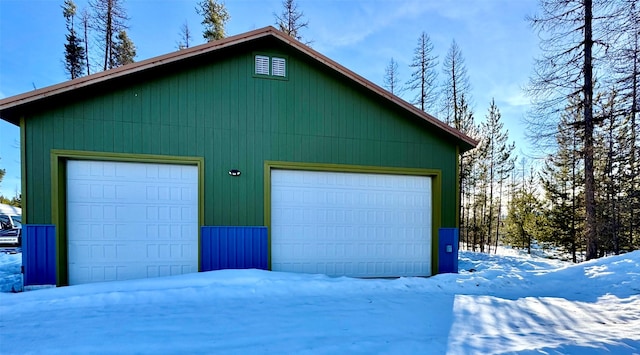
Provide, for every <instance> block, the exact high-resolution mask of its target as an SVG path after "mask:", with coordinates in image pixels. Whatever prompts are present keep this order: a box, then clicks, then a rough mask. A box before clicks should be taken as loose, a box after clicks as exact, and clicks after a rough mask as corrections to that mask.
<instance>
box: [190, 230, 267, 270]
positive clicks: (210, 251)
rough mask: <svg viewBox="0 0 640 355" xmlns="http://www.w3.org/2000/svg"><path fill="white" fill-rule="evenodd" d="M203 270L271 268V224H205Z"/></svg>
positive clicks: (202, 231) (202, 243) (202, 250)
mask: <svg viewBox="0 0 640 355" xmlns="http://www.w3.org/2000/svg"><path fill="white" fill-rule="evenodd" d="M200 236H201V238H202V240H201V243H200V249H201V251H200V252H201V255H200V262H201V268H200V269H201V271H211V270H221V269H263V270H267V268H268V265H267V256H268V254H267V253H268V248H267V227H220V226H203V227H202V230H201V233H200Z"/></svg>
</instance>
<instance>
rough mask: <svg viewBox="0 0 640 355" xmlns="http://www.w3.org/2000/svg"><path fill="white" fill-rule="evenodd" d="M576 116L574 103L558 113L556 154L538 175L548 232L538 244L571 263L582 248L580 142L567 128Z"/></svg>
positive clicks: (552, 155) (553, 154) (547, 159)
mask: <svg viewBox="0 0 640 355" xmlns="http://www.w3.org/2000/svg"><path fill="white" fill-rule="evenodd" d="M579 116H580V112H579V110H578V107H577V106H575V105H574V104H569V105H568V107H567V109H566V110H565V112H563V113H562V116H561V120H560V123H559V124H558V129H557V133H556V151H555V152H553V153H552V154H549V155H548V156H547V158H546V159H545V165H544V168H543V169H542V173H541V182H542V187H543V188H544V191H545V199H546V201H547V202H548V204H549V206H548V208H547V209H546V210H545V214H546V216H547V221H548V223H549V227H550V229H551V230H552V233H549V234H548V235H545V236H543V238H542V241H544V242H549V243H552V244H553V245H556V246H559V247H561V248H563V249H564V250H565V251H567V252H569V253H570V254H571V258H572V260H573V262H577V252H578V250H581V249H583V246H582V242H581V238H580V235H581V234H582V229H583V221H584V208H583V207H582V206H583V205H584V203H583V201H584V193H583V191H584V178H583V176H584V173H583V165H582V161H581V159H580V157H581V153H580V152H581V151H582V143H581V137H580V136H579V135H578V132H577V131H576V130H575V129H573V128H572V127H571V125H572V124H573V122H575V120H576V119H579Z"/></svg>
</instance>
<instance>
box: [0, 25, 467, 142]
mask: <svg viewBox="0 0 640 355" xmlns="http://www.w3.org/2000/svg"><path fill="white" fill-rule="evenodd" d="M268 35H272V36H274V37H276V38H278V39H279V40H281V41H283V42H285V43H286V44H288V45H290V46H292V47H294V48H296V49H297V50H298V51H300V52H302V53H304V54H306V55H307V56H309V57H311V58H313V59H315V60H317V61H318V62H320V63H322V64H324V65H325V66H327V67H329V68H331V69H333V70H335V71H336V72H338V73H340V74H341V75H344V76H345V77H347V78H349V79H351V80H353V81H355V82H356V83H358V84H360V85H361V86H364V87H365V88H367V89H369V90H371V91H373V92H374V93H376V94H378V95H380V96H382V97H383V98H385V99H387V100H389V101H391V102H393V103H394V104H396V105H398V106H400V107H402V108H404V109H406V110H408V111H409V112H411V113H412V114H414V115H416V116H418V117H420V118H422V119H423V120H425V121H427V122H428V123H430V124H432V125H434V126H436V127H438V128H440V129H441V130H443V131H445V132H447V133H449V134H450V135H452V136H454V137H455V138H457V139H459V140H461V141H462V142H464V143H466V144H467V145H468V147H466V148H468V149H471V148H473V147H475V146H476V145H477V144H478V142H477V141H476V140H474V139H473V138H470V137H468V136H467V135H465V134H464V133H462V132H460V131H458V130H457V129H455V128H453V127H450V126H449V125H447V124H446V123H444V122H442V121H440V120H438V119H437V118H435V117H433V116H431V115H429V114H428V113H426V112H424V111H421V110H419V109H418V108H416V107H415V106H413V105H411V104H410V103H408V102H406V101H405V100H403V99H401V98H399V97H397V96H395V95H393V94H391V93H390V92H389V91H387V90H385V89H383V88H381V87H380V86H378V85H376V84H374V83H373V82H371V81H369V80H367V79H365V78H364V77H362V76H360V75H358V74H356V73H355V72H353V71H351V70H349V69H347V68H346V67H344V66H342V65H340V64H338V63H337V62H335V61H333V60H331V59H329V58H328V57H326V56H324V55H322V54H321V53H319V52H317V51H315V50H313V49H312V48H311V47H309V46H307V45H305V44H303V43H302V42H299V41H297V40H295V39H294V38H292V37H291V36H288V35H286V34H285V33H283V32H281V31H278V30H277V29H275V28H274V27H273V26H267V27H264V28H260V29H257V30H253V31H250V32H246V33H242V34H239V35H235V36H231V37H227V38H224V39H221V40H218V41H213V42H209V43H205V44H202V45H199V46H195V47H190V48H186V49H182V50H179V51H176V52H172V53H169V54H165V55H161V56H158V57H154V58H150V59H147V60H143V61H140V62H136V63H132V64H128V65H124V66H122V67H118V68H115V69H111V70H106V71H102V72H99V73H96V74H92V75H88V76H84V77H81V78H77V79H74V80H70V81H65V82H63V83H60V84H56V85H52V86H48V87H44V88H42V89H37V90H34V91H29V92H26V93H23V94H19V95H16V96H12V97H8V98H5V99H2V100H0V116H2V113H3V111H5V110H8V109H12V108H17V107H18V106H21V105H25V104H28V103H31V102H34V101H38V100H40V99H44V98H47V97H51V96H55V95H58V94H62V93H65V92H69V91H72V90H76V89H80V88H83V87H87V86H91V85H94V84H97V83H101V82H104V81H107V80H111V79H114V78H118V77H122V76H126V75H129V74H132V73H136V72H139V71H143V70H146V69H151V68H154V67H157V66H160V65H164V64H168V63H172V62H176V61H179V60H183V59H186V58H190V57H195V56H198V55H201V54H205V53H209V52H213V51H216V50H219V49H222V48H226V47H231V46H233V45H236V44H240V43H243V42H247V41H250V40H253V39H257V38H261V37H265V36H268ZM2 118H3V119H6V120H9V119H10V118H8V117H2ZM15 120H16V121H17V120H18V118H17V117H16V118H15ZM11 121H12V120H10V122H11ZM468 149H463V150H468Z"/></svg>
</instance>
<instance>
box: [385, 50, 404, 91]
mask: <svg viewBox="0 0 640 355" xmlns="http://www.w3.org/2000/svg"><path fill="white" fill-rule="evenodd" d="M384 87H385V89H387V90H389V92H390V93H392V94H394V95H399V94H400V93H401V92H402V91H403V88H402V87H400V78H399V77H398V62H396V61H395V60H394V59H393V58H391V60H390V61H389V64H388V65H387V67H386V68H385V71H384Z"/></svg>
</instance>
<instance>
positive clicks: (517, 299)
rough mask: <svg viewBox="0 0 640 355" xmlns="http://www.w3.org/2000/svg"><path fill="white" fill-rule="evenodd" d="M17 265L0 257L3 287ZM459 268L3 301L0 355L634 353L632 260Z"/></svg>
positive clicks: (119, 285)
mask: <svg viewBox="0 0 640 355" xmlns="http://www.w3.org/2000/svg"><path fill="white" fill-rule="evenodd" d="M505 254H506V255H505ZM19 258H20V255H19V254H18V255H0V278H1V280H0V284H1V286H2V290H11V287H10V286H9V285H13V284H14V283H15V282H16V280H15V277H19V275H18V276H16V275H15V271H16V270H17V272H19V264H20V261H19ZM470 269H475V271H474V272H469V271H468V270H470ZM460 270H461V272H460V274H448V275H438V276H435V277H431V278H427V279H425V278H400V279H395V280H361V279H350V278H346V277H341V278H330V277H326V276H322V275H304V274H290V273H281V272H268V271H260V270H223V271H215V272H207V273H199V274H190V275H183V276H177V277H166V278H156V279H147V280H135V281H125V282H113V283H102V284H90V285H81V286H73V287H62V288H49V289H42V290H38V291H30V292H23V293H2V294H0V353H2V354H14V353H18V354H20V353H33V354H41V353H64V354H74V353H75V354H87V353H101V354H102V353H105V354H108V353H154V354H183V353H185V354H186V353H188V354H199V353H231V354H264V353H270V354H280V353H296V354H344V353H356V354H372V353H376V354H377V353H383V354H513V353H517V354H640V251H636V252H633V253H629V254H626V255H620V256H614V257H608V258H603V259H599V260H594V261H590V262H585V263H582V264H578V265H572V264H569V263H565V262H562V261H554V260H548V259H543V258H539V257H529V256H523V255H519V254H517V253H515V252H514V253H510V254H509V253H503V254H502V255H485V254H478V253H471V252H462V253H461V254H460Z"/></svg>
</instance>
